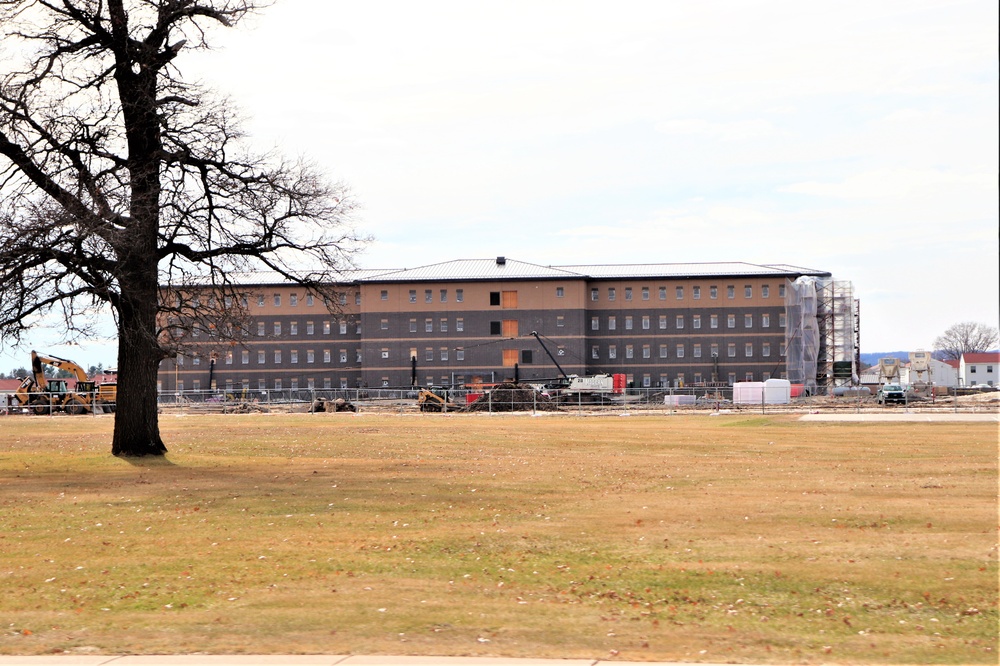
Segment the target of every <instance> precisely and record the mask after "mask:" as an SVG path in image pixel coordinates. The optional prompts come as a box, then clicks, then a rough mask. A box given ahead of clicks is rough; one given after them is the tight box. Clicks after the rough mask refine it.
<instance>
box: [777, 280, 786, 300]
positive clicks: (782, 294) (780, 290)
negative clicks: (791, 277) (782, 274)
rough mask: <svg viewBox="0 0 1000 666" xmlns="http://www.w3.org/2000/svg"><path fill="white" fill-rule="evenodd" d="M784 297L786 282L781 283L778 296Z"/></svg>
mask: <svg viewBox="0 0 1000 666" xmlns="http://www.w3.org/2000/svg"><path fill="white" fill-rule="evenodd" d="M784 297H785V283H784V282H782V283H781V284H779V285H778V298H784Z"/></svg>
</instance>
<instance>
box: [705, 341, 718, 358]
mask: <svg viewBox="0 0 1000 666" xmlns="http://www.w3.org/2000/svg"><path fill="white" fill-rule="evenodd" d="M708 353H709V354H711V355H712V358H719V345H718V344H716V343H714V342H713V343H712V346H711V347H710V348H709V352H708Z"/></svg>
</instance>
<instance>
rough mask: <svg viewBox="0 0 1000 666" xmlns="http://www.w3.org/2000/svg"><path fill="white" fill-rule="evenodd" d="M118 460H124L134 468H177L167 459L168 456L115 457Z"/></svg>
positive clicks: (175, 464)
mask: <svg viewBox="0 0 1000 666" xmlns="http://www.w3.org/2000/svg"><path fill="white" fill-rule="evenodd" d="M115 458H117V459H118V460H123V461H125V462H127V463H128V464H129V465H132V466H133V467H157V468H164V467H167V468H169V467H177V463H175V462H174V461H173V460H170V459H169V458H167V456H165V455H162V456H115Z"/></svg>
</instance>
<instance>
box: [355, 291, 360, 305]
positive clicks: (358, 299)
mask: <svg viewBox="0 0 1000 666" xmlns="http://www.w3.org/2000/svg"><path fill="white" fill-rule="evenodd" d="M354 304H355V305H361V292H360V291H356V292H354Z"/></svg>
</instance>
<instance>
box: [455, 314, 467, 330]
mask: <svg viewBox="0 0 1000 666" xmlns="http://www.w3.org/2000/svg"><path fill="white" fill-rule="evenodd" d="M455 330H456V331H458V332H459V333H461V332H463V331H464V330H465V320H464V319H462V318H461V317H459V318H458V319H456V320H455Z"/></svg>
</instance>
